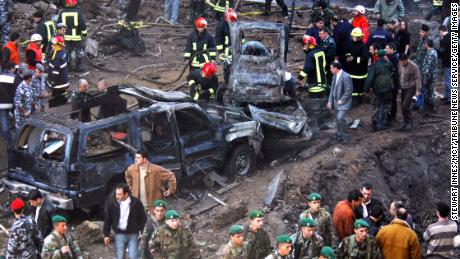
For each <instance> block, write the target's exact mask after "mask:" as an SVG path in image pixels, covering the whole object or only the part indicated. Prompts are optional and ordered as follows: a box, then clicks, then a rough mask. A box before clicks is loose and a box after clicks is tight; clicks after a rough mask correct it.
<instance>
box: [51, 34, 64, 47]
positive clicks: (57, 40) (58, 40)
mask: <svg viewBox="0 0 460 259" xmlns="http://www.w3.org/2000/svg"><path fill="white" fill-rule="evenodd" d="M51 42H52V43H53V44H58V45H61V46H64V38H63V37H62V36H59V35H57V36H54V38H53V39H51Z"/></svg>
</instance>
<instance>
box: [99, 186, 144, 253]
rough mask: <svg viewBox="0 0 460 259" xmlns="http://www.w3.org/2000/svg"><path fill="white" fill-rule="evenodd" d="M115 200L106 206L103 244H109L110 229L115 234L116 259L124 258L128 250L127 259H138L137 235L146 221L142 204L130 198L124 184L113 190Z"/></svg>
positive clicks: (134, 198)
mask: <svg viewBox="0 0 460 259" xmlns="http://www.w3.org/2000/svg"><path fill="white" fill-rule="evenodd" d="M115 198H116V200H114V201H112V202H110V203H109V204H108V205H107V213H106V216H105V219H104V244H105V245H106V246H107V245H108V244H109V243H110V229H112V230H113V231H114V232H115V255H116V259H123V258H125V252H126V248H128V258H129V259H137V258H138V248H139V234H140V233H142V230H143V229H144V225H145V222H146V220H147V217H146V214H145V209H144V206H143V205H142V202H141V201H140V200H139V199H138V198H136V197H132V196H131V195H130V193H129V187H128V185H126V184H119V185H117V187H116V188H115Z"/></svg>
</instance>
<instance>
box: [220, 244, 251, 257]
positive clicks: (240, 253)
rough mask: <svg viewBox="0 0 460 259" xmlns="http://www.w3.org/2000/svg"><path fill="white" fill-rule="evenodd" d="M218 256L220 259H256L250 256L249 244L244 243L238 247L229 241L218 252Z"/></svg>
mask: <svg viewBox="0 0 460 259" xmlns="http://www.w3.org/2000/svg"><path fill="white" fill-rule="evenodd" d="M216 256H217V258H219V259H255V257H250V256H249V253H248V243H247V242H244V244H243V246H241V247H236V246H234V245H233V243H232V242H231V241H229V242H228V243H227V244H225V245H223V246H222V247H221V248H220V249H219V251H217V254H216Z"/></svg>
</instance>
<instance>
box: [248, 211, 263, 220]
mask: <svg viewBox="0 0 460 259" xmlns="http://www.w3.org/2000/svg"><path fill="white" fill-rule="evenodd" d="M263 216H265V214H264V213H263V212H262V211H260V210H251V211H250V212H249V218H250V219H255V218H262V217H263Z"/></svg>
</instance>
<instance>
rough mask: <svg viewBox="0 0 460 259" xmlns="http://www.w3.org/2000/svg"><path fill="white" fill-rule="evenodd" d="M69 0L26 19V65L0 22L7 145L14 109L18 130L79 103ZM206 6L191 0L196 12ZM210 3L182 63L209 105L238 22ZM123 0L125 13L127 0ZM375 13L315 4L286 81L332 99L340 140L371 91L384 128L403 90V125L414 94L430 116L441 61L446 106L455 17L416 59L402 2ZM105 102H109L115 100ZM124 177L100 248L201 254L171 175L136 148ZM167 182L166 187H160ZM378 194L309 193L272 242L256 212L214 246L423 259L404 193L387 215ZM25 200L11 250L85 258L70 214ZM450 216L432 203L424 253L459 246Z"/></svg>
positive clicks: (81, 30)
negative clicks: (176, 202)
mask: <svg viewBox="0 0 460 259" xmlns="http://www.w3.org/2000/svg"><path fill="white" fill-rule="evenodd" d="M6 2H7V1H0V3H2V4H4V3H6ZM65 2H66V5H65V7H64V8H63V9H62V12H61V13H60V14H59V15H58V19H57V21H56V22H54V21H53V20H52V19H48V17H45V15H44V14H43V13H41V12H37V13H35V14H34V15H33V20H34V22H35V23H37V25H38V26H37V31H36V32H33V33H32V35H31V37H30V40H29V44H28V47H27V49H26V51H25V53H24V56H25V63H21V62H20V57H21V54H20V51H19V47H18V46H19V41H20V36H19V34H18V33H17V32H12V33H10V32H9V26H7V25H6V21H4V20H5V19H3V20H2V40H3V44H2V56H1V61H2V62H1V65H2V74H1V76H0V123H1V130H2V137H3V139H4V142H5V143H8V144H9V143H10V142H11V140H10V138H11V137H10V126H9V116H10V113H11V112H12V115H13V117H14V122H15V123H14V127H15V128H16V129H19V128H20V127H21V126H22V124H23V123H24V120H25V119H26V118H27V117H29V116H30V114H32V113H34V112H42V111H45V110H46V107H47V106H54V105H61V104H63V103H66V102H78V103H81V102H83V103H85V102H86V98H87V97H88V82H86V81H85V80H80V81H79V83H78V89H76V90H74V91H73V92H72V93H70V95H68V94H67V90H68V88H69V85H70V83H69V71H74V72H81V71H82V58H83V56H84V52H83V44H82V42H83V40H84V37H85V36H86V34H87V29H86V24H85V20H84V16H83V14H82V13H81V11H80V9H79V8H78V1H77V0H66V1H65ZM137 2H139V4H140V1H137ZM178 2H179V1H178V0H172V1H165V14H164V17H165V18H166V19H167V20H169V21H170V22H171V24H177V12H178V8H179V4H178ZM202 2H203V1H192V3H193V4H194V6H195V7H197V8H198V9H199V8H201V6H202V4H203V3H202ZM206 3H208V4H210V5H212V6H213V9H214V11H215V12H216V18H217V20H219V23H218V25H217V30H216V35H215V37H214V36H213V35H212V34H211V33H209V32H208V31H207V25H208V23H207V21H206V19H205V18H203V17H201V16H199V17H196V19H194V25H195V28H194V30H193V32H191V34H190V35H189V37H188V39H187V43H186V46H185V51H184V54H183V57H184V59H185V60H187V62H189V67H190V74H189V76H188V78H187V79H188V80H187V81H188V84H189V86H190V94H191V96H192V98H193V99H195V100H204V101H210V100H212V99H214V98H215V96H216V92H217V88H218V77H217V75H216V72H217V65H216V63H215V62H214V61H215V60H216V59H217V58H219V59H220V60H221V61H223V62H224V80H225V81H228V77H229V74H230V73H231V71H230V66H229V63H230V62H231V60H232V59H231V55H232V53H231V42H232V41H231V30H230V27H231V26H232V24H234V23H235V22H236V21H237V14H236V11H234V10H233V9H232V8H231V7H232V6H233V1H222V0H219V1H217V2H216V3H212V2H211V1H206ZM267 3H270V4H267V5H266V9H265V13H266V14H269V13H270V8H269V7H270V5H271V1H267ZM277 3H278V5H280V6H281V8H282V16H287V15H288V8H287V6H286V4H285V3H284V1H283V0H280V1H277ZM120 4H121V6H122V9H123V8H124V7H123V6H124V5H125V1H120ZM440 6H442V1H440V0H434V1H433V10H432V11H431V12H430V15H429V16H427V17H426V19H427V20H429V19H431V16H433V15H437V14H439V13H441V12H442V7H440ZM375 9H376V11H377V13H378V15H379V19H378V20H377V27H376V28H370V26H369V22H368V19H367V18H366V9H365V8H364V7H363V6H360V5H358V6H356V7H355V8H354V10H353V11H352V13H351V14H350V17H347V16H343V17H338V16H336V15H335V14H334V12H333V11H332V10H331V9H330V8H329V1H325V0H320V1H315V4H314V8H313V12H312V15H311V19H310V22H311V25H312V26H311V27H310V28H309V29H308V30H307V31H306V33H305V35H304V36H303V37H302V43H303V49H304V52H305V64H304V66H303V67H302V69H301V70H300V72H299V74H298V76H297V80H298V81H297V82H296V81H295V77H292V76H289V77H287V76H286V77H285V82H284V88H285V89H284V90H285V92H286V94H288V95H289V96H290V97H292V98H297V95H298V92H299V91H307V92H309V93H310V94H311V95H312V96H313V95H323V96H327V97H328V99H327V100H328V101H327V107H328V108H329V109H331V110H335V111H336V121H337V138H338V140H339V141H340V142H341V143H347V142H348V141H349V136H348V134H347V130H346V128H347V123H346V120H345V117H346V114H347V112H348V111H349V110H350V109H351V108H352V107H353V106H355V105H357V104H358V105H359V103H361V102H362V101H363V99H365V96H367V95H369V93H371V92H372V94H373V95H374V98H373V102H374V104H375V112H374V113H373V115H372V119H371V121H372V124H371V125H372V128H373V130H375V131H378V130H384V129H386V128H388V127H389V126H391V125H392V124H391V123H392V122H394V121H395V119H396V114H397V110H398V97H399V94H401V96H400V99H401V102H400V106H401V111H402V115H403V124H402V125H401V127H400V129H401V130H404V131H408V130H412V128H413V121H412V115H411V110H412V106H411V105H412V98H413V97H414V96H416V97H417V102H416V104H417V107H418V108H419V109H422V110H423V112H424V114H430V113H432V112H434V110H435V103H434V82H435V80H436V71H437V70H438V58H439V57H441V64H442V67H443V73H444V89H445V94H444V97H443V99H442V101H443V103H444V104H450V47H451V46H450V24H449V23H450V17H449V16H447V17H446V19H445V20H443V24H442V25H441V24H440V25H439V31H440V33H439V34H440V35H439V36H440V41H439V43H438V42H436V43H435V42H434V40H433V39H432V36H433V35H430V31H431V30H432V27H430V26H429V25H428V24H422V25H421V27H420V32H419V36H420V38H419V39H418V40H417V42H418V43H417V46H416V51H415V53H414V55H413V56H414V57H415V58H414V60H411V37H412V35H411V34H410V32H409V30H408V26H409V24H408V21H407V20H405V10H404V6H403V4H402V2H401V0H377V2H376V5H375ZM0 10H6V9H5V6H4V5H0ZM196 13H199V12H196ZM3 14H4V12H2V15H3ZM129 15H130V14H129V12H128V16H129ZM350 18H351V19H350ZM6 35H8V36H9V37H6ZM242 44H243V48H242V49H243V51H244V52H245V53H246V54H248V55H270V54H269V53H268V52H267V51H265V50H264V48H263V46H261V44H260V43H259V42H253V41H252V42H244V43H242ZM72 52H73V54H72ZM73 56H74V57H75V60H72V57H73ZM45 74H46V75H47V76H45ZM286 74H289V75H290V73H286ZM98 85H100V90H101V92H106V91H107V85H106V82H105V80H103V79H102V80H100V84H99V83H98ZM299 85H300V87H298V86H299ZM67 95H68V96H67ZM107 105H108V106H110V100H108V101H107ZM101 112H103V111H101ZM106 113H107V114H109V115H107V114H106ZM104 114H106V115H101V116H102V117H104V116H110V111H105V113H104ZM78 119H79V120H81V121H89V120H90V119H89V110H88V109H82V110H81V111H80V113H79V117H78ZM125 177H126V179H125V180H126V183H127V184H120V185H118V186H117V187H116V188H115V194H114V199H113V200H111V201H108V202H107V206H106V208H105V209H104V211H105V213H104V214H105V215H104V228H103V234H104V244H105V245H109V243H110V242H111V240H112V238H113V240H114V244H115V254H116V258H124V256H125V252H126V251H128V254H127V256H128V257H129V258H132V259H133V258H170V259H172V258H175V259H176V258H177V259H180V258H200V257H201V255H200V254H201V252H200V250H199V248H198V247H197V245H196V243H195V241H194V238H193V232H192V231H191V230H190V229H189V228H187V227H185V225H184V224H181V213H180V209H179V208H178V209H176V210H175V209H174V208H171V207H170V206H169V205H168V203H167V202H166V201H165V200H164V199H165V197H169V196H171V195H173V194H174V193H175V191H176V180H175V176H174V174H173V173H172V172H170V171H169V170H167V169H165V168H163V167H161V166H158V165H154V164H152V163H150V162H149V161H148V155H147V154H146V153H145V152H142V151H139V152H138V153H137V154H136V156H135V164H134V165H132V166H130V167H129V168H128V169H127V170H126V173H125ZM166 183H167V186H168V188H167V189H164V186H165V184H166ZM373 191H374V188H373V186H372V185H370V184H363V186H362V187H361V188H360V189H356V190H352V191H351V192H350V193H349V195H348V197H347V199H344V200H343V201H340V202H339V203H338V204H337V205H336V207H335V208H334V210H333V213H332V214H331V213H330V211H328V209H326V208H324V207H321V200H322V198H321V195H320V194H318V193H311V194H309V195H308V197H307V200H308V209H307V210H306V211H304V212H302V214H301V215H300V216H299V221H298V222H297V226H296V227H295V229H296V232H295V233H290V234H289V235H288V234H282V235H279V236H278V237H277V238H276V241H275V242H272V240H271V238H270V235H269V234H268V232H267V231H266V230H265V229H264V216H265V214H264V211H262V210H251V211H250V212H249V214H248V222H247V224H246V225H232V226H231V227H230V228H229V229H228V237H229V240H228V242H227V243H225V244H223V245H222V246H221V248H220V249H219V251H218V252H217V254H216V258H225V259H230V258H248V259H253V258H254V259H258V258H270V259H271V258H273V259H275V258H283V259H289V258H295V259H298V258H322V259H325V258H327V259H332V258H368V259H371V258H421V248H420V243H419V239H418V238H417V235H416V233H415V232H414V230H413V228H414V224H413V218H412V216H411V215H410V214H409V212H408V209H407V208H406V207H405V206H404V204H402V203H401V202H400V201H394V202H392V203H391V204H390V209H389V211H388V213H386V212H385V208H384V206H383V204H382V203H381V202H380V201H378V200H377V199H375V198H373V197H372V196H373ZM28 201H29V203H30V205H31V206H32V207H34V211H33V212H32V213H31V214H30V215H29V216H27V215H24V208H25V202H24V200H22V199H20V198H17V199H15V200H14V201H12V203H11V210H12V211H13V213H14V217H15V221H14V223H13V225H12V228H11V233H10V237H9V241H8V249H7V256H6V258H40V257H41V258H54V259H57V258H83V256H82V252H81V250H80V248H79V245H78V242H76V241H75V240H74V239H73V238H72V236H71V235H69V234H68V227H67V223H68V220H69V219H68V218H67V217H65V216H64V215H61V214H59V212H58V211H56V210H55V209H54V208H53V206H52V204H51V203H50V202H49V201H48V200H47V199H46V197H45V196H44V195H43V194H42V193H41V192H40V191H39V190H33V191H31V192H30V193H29V196H28ZM449 213H450V208H449V206H448V205H447V204H444V203H439V204H437V214H436V215H437V218H438V220H437V222H436V223H433V224H432V225H430V226H428V228H427V229H426V231H425V232H424V234H423V239H424V240H425V241H426V242H427V244H428V249H427V255H430V256H438V257H447V258H449V257H450V256H452V253H453V249H454V245H456V244H454V241H455V242H457V243H460V240H459V239H460V238H459V236H457V233H458V226H457V223H455V222H453V221H451V220H449V219H448V216H449ZM276 234H280V233H276Z"/></svg>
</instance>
